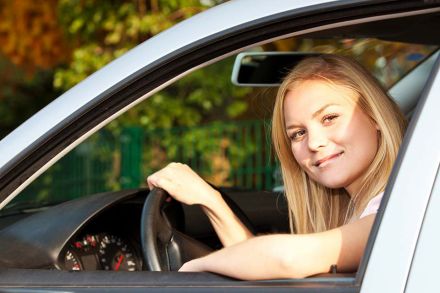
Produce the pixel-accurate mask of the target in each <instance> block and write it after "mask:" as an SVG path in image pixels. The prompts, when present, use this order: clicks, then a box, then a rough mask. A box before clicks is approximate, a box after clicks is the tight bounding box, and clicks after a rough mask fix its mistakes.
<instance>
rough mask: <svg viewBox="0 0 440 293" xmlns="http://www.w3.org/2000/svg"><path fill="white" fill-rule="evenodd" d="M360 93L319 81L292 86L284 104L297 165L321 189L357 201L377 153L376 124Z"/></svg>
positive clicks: (287, 129)
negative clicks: (345, 193) (344, 192)
mask: <svg viewBox="0 0 440 293" xmlns="http://www.w3.org/2000/svg"><path fill="white" fill-rule="evenodd" d="M358 99H359V97H358V95H357V93H356V92H354V91H352V90H351V89H349V88H346V87H343V86H340V85H335V84H330V83H328V82H325V81H320V80H309V81H303V82H300V83H297V84H295V85H294V86H291V88H290V90H289V91H288V93H287V95H286V97H285V100H284V115H285V126H286V131H287V135H288V137H289V138H290V143H291V148H292V153H293V155H294V157H295V159H296V161H297V162H298V164H299V165H300V166H301V167H302V168H303V169H304V171H305V172H307V174H308V175H309V176H310V177H311V178H312V179H313V180H315V181H317V182H318V183H320V184H322V185H324V186H326V187H329V188H341V187H343V188H345V189H346V190H347V191H348V192H349V193H350V195H353V194H354V193H355V192H357V191H358V190H359V188H360V183H361V182H360V181H361V179H360V178H361V176H362V175H363V174H364V172H365V171H366V170H367V168H368V167H369V165H370V164H371V162H372V161H373V159H374V157H375V155H376V152H377V148H378V131H377V130H378V128H377V126H376V124H375V123H374V122H373V121H371V120H370V119H369V117H368V116H367V115H366V114H365V113H364V112H363V111H362V110H361V109H360V108H359V107H358V106H357V100H358Z"/></svg>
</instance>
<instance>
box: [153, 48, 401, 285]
mask: <svg viewBox="0 0 440 293" xmlns="http://www.w3.org/2000/svg"><path fill="white" fill-rule="evenodd" d="M404 128H405V120H404V118H403V116H402V114H401V113H400V112H399V109H398V107H397V106H396V104H395V103H394V102H393V101H392V100H391V99H390V98H389V97H388V96H387V95H386V93H385V92H384V90H383V89H382V88H381V87H380V85H379V84H378V83H377V82H376V80H375V79H374V78H373V77H371V76H370V75H369V73H368V72H367V71H365V70H364V69H363V68H362V67H361V66H360V65H358V64H357V63H355V62H354V61H352V60H350V59H348V58H344V57H339V56H334V55H322V56H319V57H311V58H307V59H305V60H303V61H302V62H300V63H299V64H298V65H297V66H296V67H295V68H294V70H293V71H292V72H290V73H289V74H288V75H287V77H286V78H285V79H284V82H283V83H282V85H281V86H280V88H279V90H278V94H277V98H276V102H275V107H274V113H273V120H272V139H273V144H274V148H275V150H276V153H277V155H278V158H279V160H280V163H281V170H282V174H283V181H284V188H285V194H286V197H287V201H288V205H289V211H290V212H289V219H290V226H291V230H292V234H286V235H266V236H259V237H255V236H254V235H252V234H251V233H250V232H249V231H248V230H247V229H246V227H245V226H244V225H243V224H242V223H241V222H240V220H239V219H238V218H237V217H236V216H235V215H234V214H233V213H232V211H231V210H230V209H229V208H228V206H227V205H226V203H225V202H224V201H223V200H222V198H221V196H220V194H219V193H218V192H217V191H215V190H214V189H212V188H211V187H210V186H209V185H208V184H207V183H206V182H204V181H203V180H202V179H201V178H200V177H199V176H198V175H197V174H195V173H194V172H193V171H192V170H191V169H190V168H189V167H188V166H186V165H182V164H177V163H173V164H170V165H168V166H167V167H166V168H164V169H162V170H160V171H158V172H156V173H155V174H153V175H151V176H149V177H148V179H147V182H148V185H149V187H150V188H153V187H162V188H164V189H165V190H167V191H168V192H169V193H170V195H171V196H172V197H174V198H175V199H177V200H179V201H181V202H183V203H186V204H200V205H201V206H202V208H203V210H204V211H205V213H206V214H207V215H208V217H209V219H210V221H211V223H212V224H213V226H214V229H215V231H216V232H217V234H218V235H219V238H220V240H221V241H222V243H223V245H224V246H225V248H223V249H221V250H219V251H216V252H214V253H212V254H210V255H208V256H205V257H202V258H199V259H195V260H192V261H190V262H188V263H186V264H184V265H183V267H182V268H181V269H180V271H211V272H216V273H220V274H223V275H228V276H231V277H235V278H240V279H247V280H255V279H271V278H301V277H306V276H310V275H314V274H318V273H325V272H328V271H329V270H330V267H331V266H332V265H336V266H337V268H338V271H341V272H351V271H355V270H356V269H357V267H358V265H359V263H360V259H361V257H362V255H363V252H364V248H365V245H366V243H367V239H368V236H369V233H370V230H371V226H372V224H373V221H374V217H375V214H376V212H377V208H378V206H379V204H380V200H381V197H382V194H383V191H384V189H385V186H386V183H387V180H388V177H389V175H390V172H391V169H392V166H393V163H394V160H395V159H396V156H397V152H398V148H399V145H400V142H401V139H402V136H403V133H404ZM189 182H190V183H189Z"/></svg>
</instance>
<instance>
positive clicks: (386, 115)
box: [272, 55, 406, 233]
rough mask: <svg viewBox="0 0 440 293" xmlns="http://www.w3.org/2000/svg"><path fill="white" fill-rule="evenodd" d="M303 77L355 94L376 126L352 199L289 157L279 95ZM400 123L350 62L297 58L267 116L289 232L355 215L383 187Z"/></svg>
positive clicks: (370, 82) (395, 149)
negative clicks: (374, 139) (370, 155)
mask: <svg viewBox="0 0 440 293" xmlns="http://www.w3.org/2000/svg"><path fill="white" fill-rule="evenodd" d="M307 80H322V81H325V82H330V83H334V84H337V85H341V86H344V87H346V88H349V89H351V90H352V91H354V92H356V93H357V94H358V95H359V100H358V101H357V104H358V106H359V107H360V109H361V110H362V111H363V112H364V113H365V114H366V115H367V116H368V117H369V118H370V119H371V120H372V121H373V122H375V123H376V125H377V126H378V128H379V131H380V132H379V136H378V150H377V153H376V155H375V157H374V159H373V161H372V163H371V165H370V166H369V167H368V169H367V170H366V172H365V173H364V174H363V175H362V176H363V179H362V186H361V188H360V190H359V191H358V192H357V193H356V194H355V195H352V197H351V198H350V196H349V195H348V193H347V191H345V189H343V188H339V189H331V188H328V187H325V186H323V185H321V184H319V183H317V182H315V181H314V180H312V179H311V178H310V177H309V176H308V175H307V173H306V172H305V171H304V170H302V168H301V167H300V166H299V164H298V163H297V162H296V160H295V158H294V156H293V153H292V150H291V143H290V139H289V137H288V136H287V133H286V129H285V120H284V119H285V118H284V107H283V105H284V98H285V96H286V94H287V92H288V91H289V90H290V89H291V88H292V87H294V86H295V85H297V84H299V83H300V82H303V81H307ZM405 126H406V122H405V118H404V117H403V115H402V113H401V112H400V110H399V108H398V107H397V105H396V104H395V103H394V101H393V100H391V99H390V97H388V95H387V94H386V93H385V91H384V89H383V88H382V87H381V86H380V85H379V83H378V82H377V81H376V80H375V79H374V78H373V77H372V76H371V75H370V74H369V73H368V72H367V71H366V70H365V69H364V68H363V67H362V66H360V65H359V64H357V63H356V62H354V61H353V60H351V59H349V58H346V57H341V56H336V55H321V56H317V57H310V58H307V59H304V60H303V61H301V62H300V63H299V64H298V65H297V66H296V67H295V68H294V69H293V70H292V71H291V72H290V73H289V74H288V75H287V76H286V77H285V79H284V81H283V83H282V84H281V86H280V87H279V89H278V93H277V97H276V101H275V106H274V112H273V118H272V141H273V145H274V149H275V152H276V154H277V156H278V159H279V161H280V163H281V172H282V176H283V181H284V192H285V196H286V198H287V202H288V205H289V221H290V228H291V230H292V232H293V233H313V232H321V231H326V230H328V229H332V228H336V227H338V226H340V225H342V224H345V223H347V222H349V221H350V220H351V219H353V218H354V217H358V216H359V215H360V213H361V212H362V210H363V209H364V208H365V207H366V205H367V203H368V202H369V200H370V199H371V198H372V197H374V196H375V195H377V194H379V193H380V192H383V191H384V189H385V186H386V183H387V181H388V177H389V175H390V173H391V169H392V167H393V163H394V161H395V159H396V157H397V153H398V150H399V146H400V143H401V140H402V137H403V134H404V131H405Z"/></svg>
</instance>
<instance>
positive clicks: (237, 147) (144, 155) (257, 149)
mask: <svg viewBox="0 0 440 293" xmlns="http://www.w3.org/2000/svg"><path fill="white" fill-rule="evenodd" d="M266 123H267V122H264V121H243V122H233V123H211V124H208V125H204V126H200V127H179V128H170V129H158V130H154V131H144V130H143V129H142V128H140V127H129V128H124V129H123V130H122V131H121V133H120V135H118V136H115V135H114V134H112V133H111V132H109V131H106V130H103V131H100V132H99V133H97V134H96V135H94V136H93V137H91V138H89V139H88V140H87V141H86V142H84V143H82V144H81V145H79V146H78V147H77V148H75V149H74V150H73V151H71V152H70V153H69V154H68V155H66V156H65V157H64V158H62V159H61V160H60V161H59V162H58V163H56V164H55V165H54V166H52V167H51V168H50V169H49V170H48V171H46V173H45V174H44V175H43V176H41V177H40V178H38V179H37V180H36V181H35V182H34V183H32V184H31V185H30V186H29V187H28V188H27V189H25V190H24V191H23V192H22V195H20V197H19V198H17V199H20V200H37V201H46V200H47V201H57V200H60V201H64V200H66V199H71V198H76V197H80V196H84V195H87V194H92V193H97V192H103V191H110V190H118V189H121V188H136V187H139V186H141V185H142V184H143V181H144V178H145V177H146V176H147V175H148V174H151V173H152V172H154V171H156V170H158V169H160V168H162V167H163V166H165V165H166V164H167V163H169V162H173V161H176V162H182V163H186V164H188V165H189V166H190V167H192V168H193V169H194V170H195V171H196V172H198V173H199V174H201V176H202V177H203V178H205V179H206V180H207V181H209V182H211V183H213V184H215V185H217V186H230V187H238V188H245V189H257V190H262V189H266V190H270V189H272V188H273V187H274V186H275V185H277V184H279V182H276V181H277V178H274V174H275V170H276V162H275V160H274V156H273V154H272V152H271V147H270V144H269V141H270V140H269V139H268V133H269V132H268V127H267V125H266Z"/></svg>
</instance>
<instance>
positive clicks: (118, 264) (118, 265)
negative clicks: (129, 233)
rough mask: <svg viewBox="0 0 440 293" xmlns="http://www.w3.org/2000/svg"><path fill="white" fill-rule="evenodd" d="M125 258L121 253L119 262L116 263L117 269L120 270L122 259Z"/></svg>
mask: <svg viewBox="0 0 440 293" xmlns="http://www.w3.org/2000/svg"><path fill="white" fill-rule="evenodd" d="M123 259H124V256H123V255H122V254H121V255H120V256H119V257H118V262H117V263H116V265H115V271H117V270H119V267H120V266H121V263H122V260H123Z"/></svg>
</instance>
